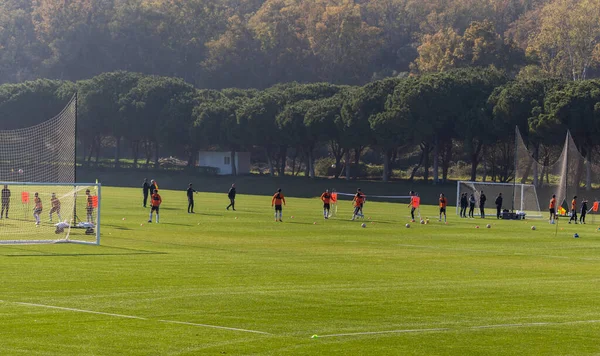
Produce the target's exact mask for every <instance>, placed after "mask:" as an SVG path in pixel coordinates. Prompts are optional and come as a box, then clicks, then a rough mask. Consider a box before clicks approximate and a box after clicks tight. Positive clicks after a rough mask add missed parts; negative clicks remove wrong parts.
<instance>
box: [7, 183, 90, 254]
mask: <svg viewBox="0 0 600 356" xmlns="http://www.w3.org/2000/svg"><path fill="white" fill-rule="evenodd" d="M0 188H1V189H2V190H1V193H0V194H1V196H2V201H1V207H0V212H1V213H2V215H1V217H2V218H1V219H0V244H39V243H57V242H73V243H83V244H99V243H100V196H101V193H100V192H101V188H100V184H74V183H71V184H63V183H25V182H0Z"/></svg>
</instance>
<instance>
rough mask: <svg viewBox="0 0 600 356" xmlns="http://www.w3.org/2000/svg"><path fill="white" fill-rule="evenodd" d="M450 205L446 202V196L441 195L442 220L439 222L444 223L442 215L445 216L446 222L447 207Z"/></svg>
mask: <svg viewBox="0 0 600 356" xmlns="http://www.w3.org/2000/svg"><path fill="white" fill-rule="evenodd" d="M447 205H448V201H447V200H446V196H445V195H444V193H442V194H440V219H439V220H438V221H442V214H444V222H447V220H446V206H447Z"/></svg>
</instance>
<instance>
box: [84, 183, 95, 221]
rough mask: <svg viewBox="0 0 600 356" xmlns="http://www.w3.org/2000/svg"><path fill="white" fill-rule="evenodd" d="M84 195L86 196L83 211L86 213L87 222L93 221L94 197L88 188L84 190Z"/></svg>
mask: <svg viewBox="0 0 600 356" xmlns="http://www.w3.org/2000/svg"><path fill="white" fill-rule="evenodd" d="M85 195H86V197H87V198H86V203H85V212H86V215H87V222H89V223H91V222H93V221H94V219H93V218H92V216H93V215H94V199H93V198H92V196H91V195H90V190H89V189H86V190H85Z"/></svg>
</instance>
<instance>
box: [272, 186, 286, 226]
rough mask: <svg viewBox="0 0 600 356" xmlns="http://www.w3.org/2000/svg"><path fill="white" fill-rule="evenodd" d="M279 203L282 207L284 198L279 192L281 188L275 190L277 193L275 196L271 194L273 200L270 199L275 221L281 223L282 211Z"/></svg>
mask: <svg viewBox="0 0 600 356" xmlns="http://www.w3.org/2000/svg"><path fill="white" fill-rule="evenodd" d="M281 203H283V205H286V204H285V197H284V196H283V193H282V192H281V188H279V189H277V192H276V193H275V194H273V199H271V207H273V206H274V207H275V221H276V222H277V221H279V222H283V209H282V206H281Z"/></svg>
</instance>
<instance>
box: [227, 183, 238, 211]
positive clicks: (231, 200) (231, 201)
mask: <svg viewBox="0 0 600 356" xmlns="http://www.w3.org/2000/svg"><path fill="white" fill-rule="evenodd" d="M235 194H236V192H235V183H233V184H232V185H231V188H229V192H227V197H228V198H229V205H227V208H226V209H227V210H229V208H230V207H231V209H232V210H233V211H235Z"/></svg>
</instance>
